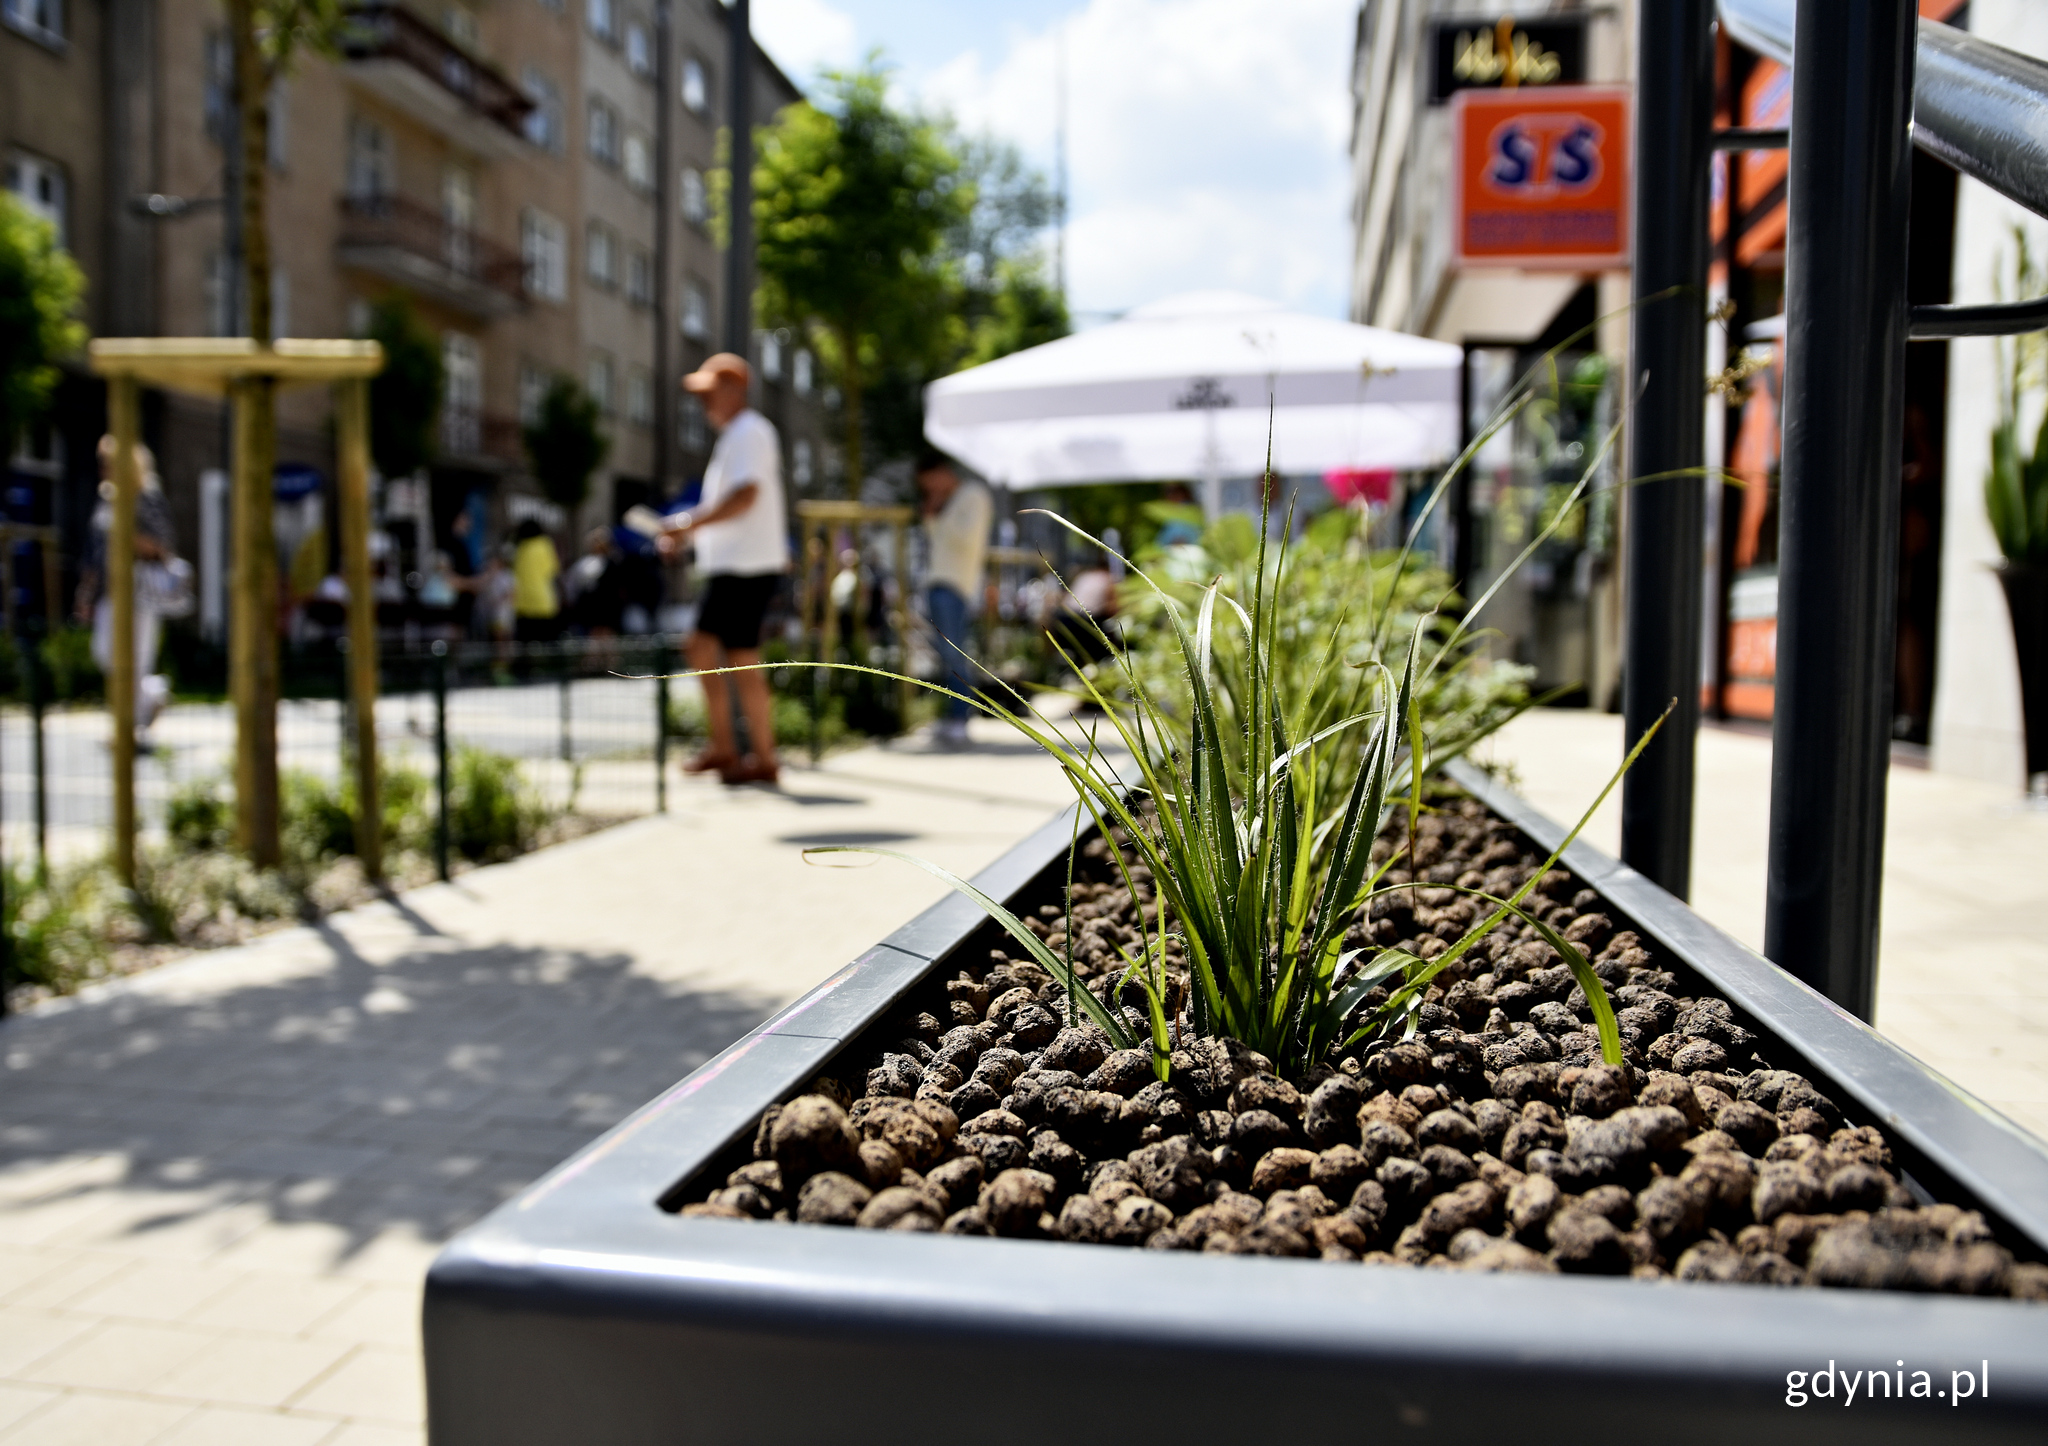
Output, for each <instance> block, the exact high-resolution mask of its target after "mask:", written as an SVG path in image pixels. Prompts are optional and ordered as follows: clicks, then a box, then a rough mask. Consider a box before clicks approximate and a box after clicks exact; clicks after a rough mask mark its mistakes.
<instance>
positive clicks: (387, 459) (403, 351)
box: [370, 292, 441, 477]
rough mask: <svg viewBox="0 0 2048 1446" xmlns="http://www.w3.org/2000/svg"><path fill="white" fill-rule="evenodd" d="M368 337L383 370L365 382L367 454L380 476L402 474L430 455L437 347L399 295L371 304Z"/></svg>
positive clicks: (436, 408)
mask: <svg viewBox="0 0 2048 1446" xmlns="http://www.w3.org/2000/svg"><path fill="white" fill-rule="evenodd" d="M370 339H371V340H372V341H375V342H376V343H377V344H378V345H380V346H382V347H383V348H384V370H383V371H381V372H379V373H378V374H377V375H376V376H374V377H372V378H371V379H370V455H371V456H373V457H375V458H376V459H377V468H378V470H379V471H381V472H382V473H383V474H384V475H385V476H386V477H404V476H408V475H410V474H411V473H413V472H415V471H417V470H418V469H419V468H421V467H424V466H425V465H426V464H427V462H428V461H429V460H430V459H431V458H432V457H433V454H434V418H435V417H437V416H438V415H439V414H440V411H441V349H440V347H438V346H436V345H435V344H434V334H433V333H432V332H430V331H428V330H427V328H426V326H425V324H424V323H422V322H421V321H420V318H419V312H418V311H416V310H415V309H414V307H413V304H412V300H411V298H410V297H408V296H406V295H405V293H403V292H395V293H393V294H392V295H391V296H390V297H388V298H386V299H385V300H383V301H381V302H379V303H378V304H377V309H376V310H375V311H374V312H372V313H371V314H370Z"/></svg>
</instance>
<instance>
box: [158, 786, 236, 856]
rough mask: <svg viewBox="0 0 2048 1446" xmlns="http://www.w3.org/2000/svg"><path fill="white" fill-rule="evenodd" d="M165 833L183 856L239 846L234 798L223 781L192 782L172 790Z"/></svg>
mask: <svg viewBox="0 0 2048 1446" xmlns="http://www.w3.org/2000/svg"><path fill="white" fill-rule="evenodd" d="M164 832H165V833H166V834H168V835H169V836H170V841H171V847H172V848H173V849H174V850H176V851H178V852H182V853H203V852H206V851H208V850H211V849H229V848H233V847H234V846H235V803H234V795H233V794H232V793H231V792H229V791H228V788H227V785H226V781H225V780H222V779H192V780H190V781H189V782H186V783H181V784H179V785H178V786H177V787H176V788H174V789H173V790H171V796H170V799H169V801H168V802H166V803H165V805H164Z"/></svg>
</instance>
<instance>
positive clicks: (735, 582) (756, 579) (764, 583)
mask: <svg viewBox="0 0 2048 1446" xmlns="http://www.w3.org/2000/svg"><path fill="white" fill-rule="evenodd" d="M781 587H782V574H781V573H779V572H757V573H732V572H719V573H713V574H712V575H711V576H710V577H709V578H708V579H706V581H705V583H704V600H703V601H702V602H701V603H699V604H698V605H697V631H698V632H700V633H709V634H711V636H712V637H714V638H716V639H718V641H719V642H721V643H723V644H724V645H725V646H726V647H728V648H758V647H760V646H761V619H762V618H764V617H766V616H767V615H768V604H769V603H771V602H773V601H774V600H775V594H776V592H777V591H778V590H779V589H780V588H781Z"/></svg>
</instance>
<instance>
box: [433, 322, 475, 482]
mask: <svg viewBox="0 0 2048 1446" xmlns="http://www.w3.org/2000/svg"><path fill="white" fill-rule="evenodd" d="M483 406H484V352H483V348H482V347H481V346H479V345H478V344H477V339H476V338H475V337H473V336H470V335H468V334H467V333H466V332H460V331H444V332H442V333H441V447H442V449H443V450H444V451H447V452H451V453H453V454H455V455H456V456H458V457H473V456H475V455H476V454H477V453H478V452H481V451H482V450H483Z"/></svg>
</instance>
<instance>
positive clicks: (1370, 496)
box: [1323, 467, 1394, 507]
mask: <svg viewBox="0 0 2048 1446" xmlns="http://www.w3.org/2000/svg"><path fill="white" fill-rule="evenodd" d="M1323 485H1324V486H1325V487H1327V488H1329V489H1330V495H1331V496H1332V497H1334V498H1336V499H1337V501H1339V502H1340V503H1343V504H1344V505H1346V506H1349V505H1350V504H1351V503H1353V502H1358V501H1361V500H1363V501H1365V502H1368V503H1371V504H1372V505H1373V506H1374V507H1384V506H1386V505H1387V499H1388V498H1390V497H1392V496H1393V495H1394V472H1393V469H1392V468H1391V467H1372V468H1364V467H1335V468H1332V469H1331V470H1330V471H1328V472H1325V473H1324V474H1323Z"/></svg>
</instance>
